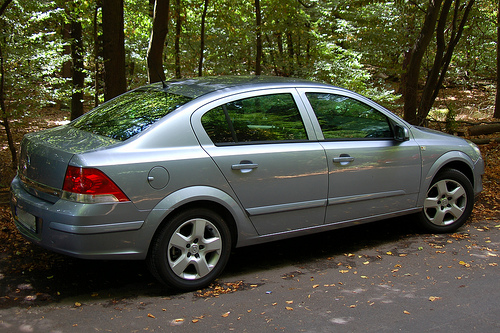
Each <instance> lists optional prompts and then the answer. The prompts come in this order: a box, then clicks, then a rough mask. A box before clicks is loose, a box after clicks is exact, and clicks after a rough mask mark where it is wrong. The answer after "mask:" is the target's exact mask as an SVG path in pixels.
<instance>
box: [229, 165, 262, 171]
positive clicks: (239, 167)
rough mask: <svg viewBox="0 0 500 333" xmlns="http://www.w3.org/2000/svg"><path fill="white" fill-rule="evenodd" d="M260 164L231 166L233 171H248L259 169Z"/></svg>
mask: <svg viewBox="0 0 500 333" xmlns="http://www.w3.org/2000/svg"><path fill="white" fill-rule="evenodd" d="M258 166H259V165H258V164H256V163H240V164H233V165H231V169H232V170H246V169H257V168H258Z"/></svg>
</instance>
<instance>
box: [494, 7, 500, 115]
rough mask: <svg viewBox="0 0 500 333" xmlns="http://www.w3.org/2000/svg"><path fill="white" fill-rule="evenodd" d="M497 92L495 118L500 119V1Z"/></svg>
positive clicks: (499, 9)
mask: <svg viewBox="0 0 500 333" xmlns="http://www.w3.org/2000/svg"><path fill="white" fill-rule="evenodd" d="M496 79H497V91H496V95H495V112H494V114H493V117H494V118H497V119H498V118H500V1H498V11H497V77H496Z"/></svg>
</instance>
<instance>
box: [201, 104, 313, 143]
mask: <svg viewBox="0 0 500 333" xmlns="http://www.w3.org/2000/svg"><path fill="white" fill-rule="evenodd" d="M201 121H202V124H203V127H204V128H205V131H206V132H207V134H208V136H209V137H210V139H211V140H212V141H213V142H214V143H215V144H221V143H241V142H254V141H284V140H306V139H307V135H306V130H305V128H304V124H303V122H302V118H301V116H300V113H299V109H298V108H297V106H296V105H295V101H294V99H293V97H292V95H290V94H277V95H266V96H258V97H252V98H247V99H242V100H238V101H234V102H230V103H227V104H224V105H221V106H219V107H217V108H215V109H212V110H210V111H208V112H207V113H205V114H204V115H203V117H202V120H201Z"/></svg>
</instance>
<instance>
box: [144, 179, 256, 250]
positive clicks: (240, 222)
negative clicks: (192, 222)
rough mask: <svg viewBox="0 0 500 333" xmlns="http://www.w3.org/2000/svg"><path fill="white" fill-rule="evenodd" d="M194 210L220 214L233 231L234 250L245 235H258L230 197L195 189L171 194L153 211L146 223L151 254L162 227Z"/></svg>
mask: <svg viewBox="0 0 500 333" xmlns="http://www.w3.org/2000/svg"><path fill="white" fill-rule="evenodd" d="M194 207H204V208H207V209H210V210H213V211H214V212H216V213H217V214H219V215H221V217H222V218H223V219H224V221H225V222H226V223H227V225H228V228H229V230H230V233H231V240H232V246H233V247H236V246H237V245H238V241H239V239H240V238H241V237H242V235H245V236H250V237H252V236H255V235H256V234H257V232H256V230H255V228H254V227H253V225H252V223H251V222H250V220H249V219H248V216H247V214H246V213H245V211H244V209H243V208H241V206H240V205H239V203H238V202H237V201H236V200H235V199H233V198H232V197H231V196H230V195H229V194H227V193H226V192H224V191H222V190H220V189H217V188H213V187H208V186H193V187H188V188H184V189H180V190H178V191H176V192H173V193H171V194H170V195H168V196H167V197H165V198H164V199H163V200H161V201H160V202H159V203H158V204H157V205H156V207H155V208H154V209H153V210H152V211H151V212H150V214H149V215H148V218H147V219H146V222H145V223H144V227H145V228H146V229H147V233H148V235H149V236H148V238H149V242H148V253H149V250H150V247H151V244H152V241H153V239H154V237H155V236H156V235H157V233H158V232H159V230H161V228H162V227H163V225H165V223H168V222H169V220H170V219H171V218H172V217H173V216H175V215H177V214H179V213H180V212H183V211H186V210H189V209H191V208H194Z"/></svg>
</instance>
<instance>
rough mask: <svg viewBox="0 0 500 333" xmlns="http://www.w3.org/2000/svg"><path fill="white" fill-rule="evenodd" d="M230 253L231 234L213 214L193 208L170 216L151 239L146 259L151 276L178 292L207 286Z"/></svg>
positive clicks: (206, 210)
mask: <svg viewBox="0 0 500 333" xmlns="http://www.w3.org/2000/svg"><path fill="white" fill-rule="evenodd" d="M230 252H231V234H230V231H229V228H228V227H227V225H226V223H225V222H224V220H223V219H222V218H221V217H220V216H219V215H218V214H216V213H215V212H213V211H211V210H208V209H205V208H197V209H190V210H186V211H184V212H181V213H180V214H178V215H176V216H174V217H173V218H172V219H171V220H170V221H167V223H166V224H165V225H164V226H163V227H162V229H161V230H160V231H159V233H158V235H157V236H156V237H155V238H154V240H153V243H152V245H151V249H150V253H149V256H148V266H149V269H150V271H151V273H152V274H153V275H154V276H155V277H156V278H157V279H158V280H159V281H160V282H162V283H164V284H166V285H169V286H172V287H175V288H177V289H181V290H196V289H200V288H203V287H205V286H207V285H208V284H209V283H210V282H212V281H213V280H215V278H216V277H217V276H218V275H219V274H220V273H221V272H222V270H223V269H224V267H225V265H226V263H227V261H228V259H229V254H230Z"/></svg>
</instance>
